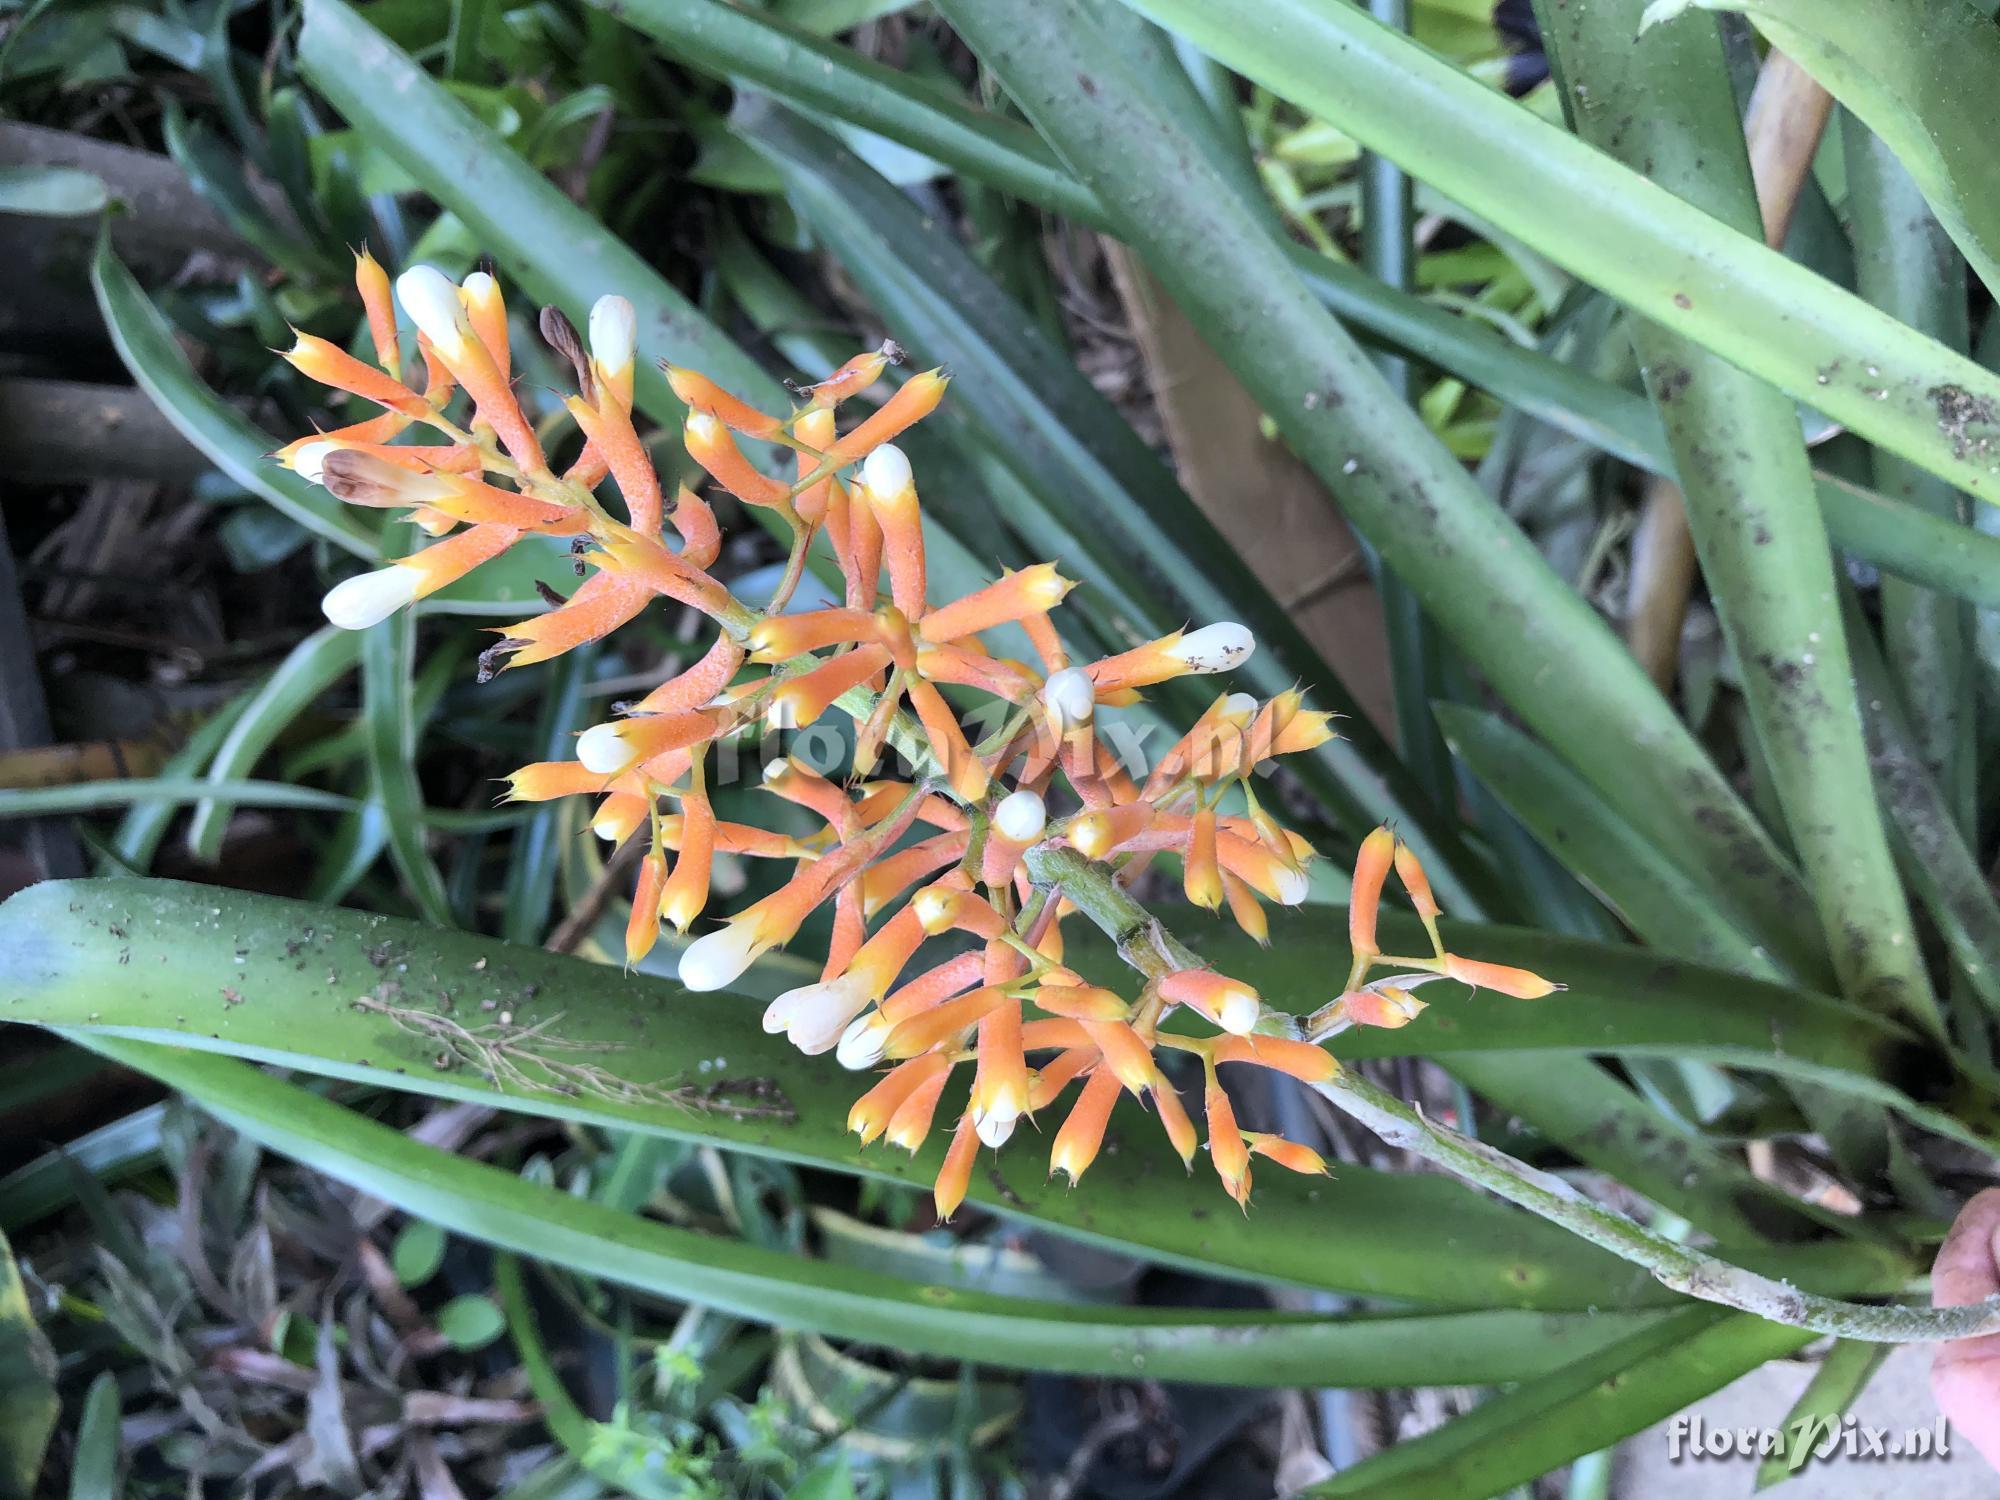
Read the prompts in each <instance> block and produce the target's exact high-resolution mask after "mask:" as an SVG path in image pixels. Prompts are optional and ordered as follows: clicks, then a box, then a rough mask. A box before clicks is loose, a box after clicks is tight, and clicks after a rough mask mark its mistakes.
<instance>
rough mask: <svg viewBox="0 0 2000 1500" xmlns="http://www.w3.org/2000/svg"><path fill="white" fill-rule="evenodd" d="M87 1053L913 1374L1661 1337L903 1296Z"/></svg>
mask: <svg viewBox="0 0 2000 1500" xmlns="http://www.w3.org/2000/svg"><path fill="white" fill-rule="evenodd" d="M87 1044H88V1045H90V1046H92V1047H94V1048H97V1049H98V1050H100V1051H102V1052H103V1053H104V1054H105V1055H106V1056H108V1057H110V1058H113V1059H114V1060H116V1061H118V1062H122V1063H124V1064H126V1065H127V1066H129V1067H133V1068H137V1069H139V1070H141V1071H143V1072H147V1073H150V1074H152V1075H153V1076H155V1077H157V1078H159V1079H161V1080H162V1081H164V1082H166V1083H168V1084H170V1085H171V1086H172V1087H174V1088H175V1089H178V1090H179V1091H180V1092H182V1093H183V1094H185V1095H187V1096H188V1097H189V1098H191V1099H193V1100H194V1101H195V1102H196V1103H197V1104H199V1105H200V1106H201V1107H202V1108H204V1109H206V1110H208V1111H209V1112H210V1113H211V1114H214V1115H215V1116H216V1117H217V1118H218V1119H220V1120H222V1121H223V1122H224V1123H225V1124H228V1125H230V1126H233V1127H234V1128H235V1129H237V1130H240V1131H242V1132H243V1133H244V1134H245V1135H248V1136H249V1137H251V1138H252V1139H253V1140H256V1141H258V1142H259V1143H261V1144H262V1145H264V1146H267V1147H269V1148H270V1149H272V1150H274V1151H279V1152H282V1153H284V1154H285V1155H287V1156H290V1157H292V1158H293V1159H294V1160H297V1161H299V1162H302V1163H303V1164H305V1165H306V1166H308V1167H311V1168H312V1169H313V1170H315V1171H318V1172H323V1173H325V1174H326V1175H327V1176H329V1177H332V1178H335V1179H336V1180H338V1181H341V1182H345V1183H347V1184H349V1185H350V1186H352V1187H355V1188H358V1189H360V1190H361V1191H362V1192H365V1193H367V1194H368V1195H369V1196H371V1197H374V1198H379V1199H381V1200H383V1201H384V1202H387V1203H392V1204H394V1205H395V1206H396V1207H398V1208H400V1209H402V1210H403V1211H404V1212H405V1213H408V1214H411V1215H413V1216H414V1217H416V1218H419V1219H423V1220H426V1221H428V1222H430V1223H433V1224H439V1225H442V1226H443V1227H445V1228H447V1229H450V1230H452V1231H453V1232H455V1233H458V1234H463V1235H466V1236H468V1237H470V1238H473V1239H479V1240H484V1241H486V1242H487V1243H489V1244H492V1245H497V1246H500V1247H502V1248H504V1249H508V1250H515V1251H519V1252H520V1253H522V1254H524V1255H531V1256H535V1257H537V1258H539V1259H542V1260H546V1261H549V1262H551V1263H553V1264H556V1265H560V1266H565V1267H568V1268H569V1269H571V1270H573V1271H577V1272H580V1273H582V1274H584V1275H588V1276H596V1277H602V1278H604V1279H606V1280H609V1281H615V1282H618V1283H620V1284H622V1285H625V1286H630V1287H635V1288H638V1289H640V1290H642V1291H647V1292H651V1293H653V1294H655V1295H657V1296H660V1297H665V1298H670V1299H672V1300H675V1301H690V1302H699V1303H702V1304H703V1305H705V1306H709V1307H713V1308H716V1309H718V1310H720V1311H722V1312H725V1313H732V1314H735V1315H737V1316H740V1317H750V1318H756V1319H759V1320H761V1321H765V1322H770V1323H777V1324H780V1325H782V1326H785V1327H790V1328H800V1329H809V1330H812V1331H815V1332H819V1333H826V1334H831V1335H835V1336H837V1337H841V1338H851V1339H859V1340H863V1341H865V1342H867V1343H871V1344H880V1345H883V1346H885V1347H887V1348H891V1349H903V1350H907V1351H909V1352H910V1353H913V1354H929V1355H935V1356H941V1357H948V1358H949V1357H960V1356H962V1355H963V1354H964V1353H965V1352H966V1351H967V1350H968V1349H974V1350H977V1351H978V1357H979V1360H980V1362H981V1363H982V1364H993V1365H1003V1366H1012V1367H1014V1368H1020V1369H1047V1370H1065V1371H1072V1372H1075V1373H1078V1374H1091V1375H1126V1376H1131V1375H1137V1374H1141V1373H1143V1375H1144V1376H1145V1377H1146V1378H1149V1379H1156V1378H1164V1379H1170V1380H1171V1379H1181V1380H1199V1381H1204V1382H1209V1383H1214V1384H1232V1385H1267V1384H1271V1383H1277V1384H1284V1385H1290V1384H1307V1385H1327V1384H1334V1385H1357V1386H1399V1385H1433V1384H1466V1383H1483V1382H1486V1381H1494V1380H1508V1379H1517V1378H1522V1377H1523V1376H1530V1377H1532V1376H1535V1375H1540V1374H1542V1373H1544V1372H1546V1371H1548V1370H1550V1369H1551V1368H1552V1367H1559V1366H1561V1365H1563V1364H1564V1363H1566V1362H1568V1361H1571V1360H1575V1359H1579V1358H1586V1357H1588V1356H1589V1355H1590V1354H1591V1353H1593V1352H1594V1351H1597V1350H1599V1349H1601V1348H1603V1347H1604V1346H1605V1345H1606V1344H1610V1343H1613V1342H1614V1341H1616V1340H1619V1339H1621V1338H1629V1337H1631V1336H1632V1335H1633V1334H1635V1333H1637V1332H1640V1331H1643V1330H1645V1329H1647V1328H1650V1327H1653V1326H1654V1325H1655V1324H1657V1323H1659V1322H1660V1321H1662V1315H1661V1314H1658V1313H1603V1314H1598V1315H1596V1316H1592V1315H1590V1314H1570V1315H1568V1316H1556V1317H1552V1316H1550V1315H1548V1314H1545V1313H1521V1312H1465V1313H1457V1314H1444V1315H1435V1314H1433V1315H1424V1314H1396V1315H1389V1316H1381V1317H1367V1316H1364V1317H1355V1318H1325V1317H1316V1316H1314V1315H1312V1314H1307V1313H1287V1312H1279V1311H1254V1312H1244V1311H1238V1310H1230V1311H1221V1310H1217V1311H1207V1310H1200V1309H1195V1310H1181V1309H1161V1308H1138V1307H1132V1308H1127V1307H1107V1306H1102V1305H1094V1304H1085V1303H1074V1302H1041V1301H1032V1300H1029V1299H1027V1298H1023V1297H1009V1296H1000V1295H996V1294H993V1293H989V1292H981V1291H977V1290H972V1289H968V1288H962V1287H953V1286H946V1285H940V1284H937V1283H925V1282H918V1281H910V1280H905V1279H903V1278H901V1277H897V1276H892V1275H887V1274H885V1273H883V1272H879V1271H872V1270H866V1269H863V1268H861V1267H858V1266H851V1265H842V1264H838V1263H835V1262H830V1261H808V1260H804V1259H801V1258H800V1257H798V1256H795V1255H792V1254H790V1253H789V1252H786V1251H783V1250H775V1249H769V1248H766V1247H763V1246H759V1245H753V1244H746V1243H744V1242H743V1241H741V1240H736V1239H728V1238H720V1237H717V1236H712V1235H707V1234H703V1233H701V1232H699V1231H697V1230H691V1229H680V1228H675V1227H672V1226H669V1225H666V1224H662V1223H660V1222H658V1221H657V1220H653V1219H647V1218H641V1217H639V1216H638V1215H636V1214H629V1213H624V1212H621V1211H620V1210H617V1209H614V1208H608V1207H606V1206H604V1205H602V1204H600V1203H597V1202H594V1201H592V1200H591V1199H588V1198H579V1197H576V1196H574V1195H573V1194H570V1193H566V1192H564V1191H562V1190H561V1189H559V1188H554V1187H548V1186H544V1185H542V1184H539V1183H535V1182H531V1181H529V1180H527V1179H526V1178H523V1177H520V1176H517V1175H516V1174H514V1173H512V1172H508V1171H505V1170H503V1169H501V1168H499V1167H493V1166H488V1165H487V1164H486V1163H484V1162H479V1161H474V1160H472V1159H470V1158H467V1157H462V1156H455V1155H453V1154H452V1153H450V1152H447V1151H441V1150H439V1149H437V1148H436V1147H434V1146H426V1145H424V1144H422V1143H421V1142H419V1141H415V1140H412V1139H411V1138H410V1137H409V1136H407V1135H405V1134H403V1133H402V1132H400V1131H398V1130H395V1129H392V1128H391V1127H389V1126H386V1125H382V1124H378V1123H377V1122H375V1121H373V1120H370V1119H368V1118H367V1117H366V1116H364V1115H360V1114H357V1113H355V1112H353V1111H351V1110H348V1109H345V1108H343V1107H342V1106H340V1105H338V1104H334V1103H332V1102H331V1101H329V1100H327V1099H324V1098H322V1097H320V1096H319V1095H317V1094H314V1093H311V1092H310V1091H308V1090H306V1089H303V1088H301V1087H299V1086H298V1085H296V1084H292V1083H287V1082H285V1081H284V1080H282V1079H279V1078H275V1077H273V1076H271V1075H270V1074H268V1073H265V1072H263V1071H261V1070H259V1069H257V1068H252V1067H249V1066H246V1065H245V1064H243V1063H240V1062H236V1061H233V1060H231V1059H229V1058H224V1057H213V1056H204V1055H202V1054H200V1053H195V1052H188V1051H185V1050H181V1049H177V1048H169V1047H159V1046H154V1045H151V1044H148V1043H144V1042H136V1041H132V1040H129V1039H123V1038H112V1037H106V1036H102V1035H95V1034H93V1035H89V1036H88V1037H87ZM1674 1316H1675V1315H1674V1314H1666V1315H1665V1317H1666V1318H1669V1319H1670V1318H1672V1317H1674Z"/></svg>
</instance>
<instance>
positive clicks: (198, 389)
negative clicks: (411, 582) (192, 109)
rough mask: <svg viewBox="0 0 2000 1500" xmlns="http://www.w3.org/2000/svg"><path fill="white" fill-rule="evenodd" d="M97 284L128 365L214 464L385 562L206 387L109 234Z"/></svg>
mask: <svg viewBox="0 0 2000 1500" xmlns="http://www.w3.org/2000/svg"><path fill="white" fill-rule="evenodd" d="M90 282H91V286H92V287H93V288H94V289H95V290H96V292H97V306H98V309H99V311H100V312H102V313H103V315H104V324H105V327H106V328H107V329H109V330H110V333H111V342H112V344H113V345H114V346H115V347H116V348H117V350H118V357H119V358H120V359H122V360H124V361H125V368H126V369H128V370H130V371H131V372H132V378H133V379H134V380H135V381H137V382H138V384H139V388H140V389H141V390H143V391H144V392H145V393H146V394H147V395H148V396H150V397H152V398H153V404H154V405H155V406H157V407H159V408H160V410H161V412H162V413H164V414H165V416H166V418H167V420H168V421H170V422H172V423H173V424H174V427H175V428H176V429H177V430H178V431H179V432H180V433H181V435H182V436H183V437H185V438H186V439H187V440H188V441H189V442H190V443H193V444H194V445H195V447H197V448H199V449H200V450H201V451H202V452H203V453H205V454H206V455H207V456H208V460H209V462H210V463H212V464H214V465H215V466H216V467H217V468H218V469H220V470H222V472H223V473H225V474H227V475H228V476H229V477H230V478H231V479H233V480H235V481H236V482H237V483H238V484H240V485H241V486H243V488H244V489H246V490H249V491H250V492H251V493H252V494H254V495H256V496H258V497H259V498H261V499H263V500H266V501H268V502H269V503H270V504H272V505H275V506H276V507H277V508H278V509H279V510H281V511H283V512H284V513H285V514H286V515H288V516H290V517H291V518H292V519H293V520H294V521H296V522H298V523H299V525H301V526H303V527H305V528H306V530H308V531H310V532H312V533H313V534H314V535H315V536H321V537H325V538H326V539H327V540H328V541H330V542H333V543H334V544H335V545H337V546H340V547H344V548H345V549H346V550H347V551H349V552H352V553H353V554H354V555H355V556H356V557H360V558H366V559H368V560H369V561H371V562H373V561H376V560H378V559H379V558H380V557H381V549H380V544H379V543H378V541H377V540H376V537H375V534H374V533H373V532H372V531H370V530H369V529H368V528H367V527H366V526H364V525H362V523H361V522H360V521H359V520H357V519H356V518H355V515H354V512H353V511H351V510H350V509H348V507H346V506H344V505H342V504H341V503H340V502H339V501H338V500H335V499H334V498H333V496H331V495H329V494H328V493H327V492H326V491H325V490H323V489H321V488H319V486H317V485H313V484H308V483H307V482H306V481H305V480H303V479H301V478H300V477H299V476H298V475H296V474H294V473H292V471H291V470H289V469H282V468H279V467H278V466H277V465H276V464H273V463H271V462H269V461H268V460H267V459H266V457H265V455H267V454H268V453H270V451H271V449H272V447H273V446H274V445H273V443H272V442H271V440H270V438H269V437H267V436H266V435H265V434H264V433H262V432H260V431H258V430H257V428H256V427H255V425H253V424H252V423H251V422H250V421H249V419H248V418H246V417H245V416H243V414H242V413H241V412H239V411H237V410H236V409H235V408H234V407H232V406H231V405H229V403H228V402H226V401H224V400H222V399H221V398H220V397H219V396H217V395H216V394H215V392H213V391H211V390H210V389H209V388H208V387H207V386H206V385H204V384H202V382H201V379H200V377H199V376H197V375H196V374H195V373H194V369H193V367H192V366H190V365H189V364H188V362H187V356H186V355H184V354H182V353H181V350H180V346H179V344H177V343H176V342H175V341H174V334H173V328H172V326H171V325H170V324H169V323H168V322H167V320H166V318H165V317H164V316H162V315H161V313H160V310H159V309H158V308H157V307H155V306H154V305H153V303H152V301H151V299H150V298H148V297H147V296H146V294H145V292H143V291H141V290H140V288H139V283H138V282H137V281H135V280H134V279H133V277H132V273H131V272H130V271H128V270H126V269H125V266H124V263H123V262H121V261H120V260H119V259H118V256H117V255H116V253H115V252H114V251H113V250H112V248H111V240H110V238H109V237H108V236H106V237H104V238H101V239H100V240H99V241H98V245H97V254H96V255H95V256H94V257H93V258H92V260H91V267H90Z"/></svg>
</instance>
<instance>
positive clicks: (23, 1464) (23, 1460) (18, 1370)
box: [0, 1237, 60, 1500]
mask: <svg viewBox="0 0 2000 1500" xmlns="http://www.w3.org/2000/svg"><path fill="white" fill-rule="evenodd" d="M59 1409H60V1406H59V1403H58V1402H57V1400H56V1356H55V1351H54V1350H53V1349H51V1348H50V1347H49V1341H48V1339H47V1338H46V1337H45V1336H44V1335H43V1333H42V1330H41V1327H40V1326H39V1325H38V1324H37V1323H36V1322H35V1313H34V1309H33V1308H31V1307H30V1306H29V1305H28V1291H27V1288H26V1287H25V1286H24V1285H23V1284H22V1281H21V1272H20V1268H19V1267H17V1266H16V1265H15V1264H14V1252H13V1251H12V1250H11V1249H10V1248H9V1247H8V1244H7V1241H6V1239H5V1238H4V1237H0V1495H4V1496H7V1497H8V1500H28V1497H29V1496H30V1495H32V1494H34V1493H35V1477H36V1475H38V1474H39V1473H40V1472H41V1468H42V1454H43V1452H44V1451H45V1450H46V1449H47V1448H48V1445H49V1434H50V1433H51V1432H53V1431H54V1429H55V1425H56V1416H57V1413H58V1411H59Z"/></svg>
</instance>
